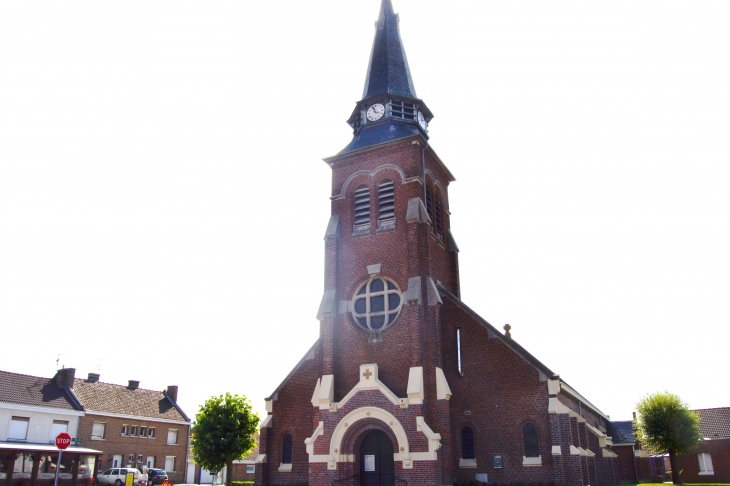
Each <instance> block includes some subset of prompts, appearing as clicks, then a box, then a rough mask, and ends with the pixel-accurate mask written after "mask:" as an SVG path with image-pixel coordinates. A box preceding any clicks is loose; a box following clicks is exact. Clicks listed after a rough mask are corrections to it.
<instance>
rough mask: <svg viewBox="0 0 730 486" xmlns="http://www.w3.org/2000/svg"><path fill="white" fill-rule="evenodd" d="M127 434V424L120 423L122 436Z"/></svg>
mask: <svg viewBox="0 0 730 486" xmlns="http://www.w3.org/2000/svg"><path fill="white" fill-rule="evenodd" d="M128 434H129V424H122V436H124V437H126V436H127V435H128Z"/></svg>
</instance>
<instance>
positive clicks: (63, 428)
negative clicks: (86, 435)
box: [51, 420, 68, 442]
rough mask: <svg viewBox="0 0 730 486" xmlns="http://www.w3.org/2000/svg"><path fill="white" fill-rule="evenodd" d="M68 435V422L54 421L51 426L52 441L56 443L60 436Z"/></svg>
mask: <svg viewBox="0 0 730 486" xmlns="http://www.w3.org/2000/svg"><path fill="white" fill-rule="evenodd" d="M63 433H68V420H54V421H53V424H52V425H51V440H53V441H54V442H55V439H56V437H58V434H63Z"/></svg>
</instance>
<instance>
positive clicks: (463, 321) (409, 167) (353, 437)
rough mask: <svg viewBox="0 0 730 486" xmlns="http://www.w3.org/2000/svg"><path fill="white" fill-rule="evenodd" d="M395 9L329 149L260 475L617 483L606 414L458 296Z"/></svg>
mask: <svg viewBox="0 0 730 486" xmlns="http://www.w3.org/2000/svg"><path fill="white" fill-rule="evenodd" d="M398 23H399V18H398V16H397V15H396V14H395V13H394V11H393V7H392V5H391V1H390V0H382V5H381V10H380V14H379V17H378V20H377V22H376V25H375V39H374V42H373V47H372V54H371V57H370V63H369V66H368V72H367V76H366V82H365V90H364V93H363V99H362V100H361V101H359V102H358V103H357V104H356V107H355V110H354V111H353V113H352V115H351V116H350V119H349V120H348V123H349V124H350V125H351V126H352V128H353V131H354V135H353V139H352V141H351V142H350V143H349V144H348V145H347V146H346V147H345V148H344V149H343V150H342V151H340V152H339V153H338V154H337V155H335V156H333V157H328V158H326V159H325V162H326V163H327V164H328V165H329V166H330V168H331V169H332V192H331V194H330V195H329V196H330V200H331V206H332V215H331V218H330V220H329V223H328V225H327V229H326V231H325V238H324V239H325V269H324V270H325V271H324V277H325V278H324V294H323V297H322V300H321V304H320V307H319V312H318V315H317V318H318V319H319V321H320V337H319V339H318V340H317V341H316V342H315V343H314V345H313V346H312V347H311V349H310V350H309V351H308V352H307V353H306V355H305V356H304V357H303V358H302V360H301V361H300V362H299V363H298V364H297V365H296V367H295V368H294V370H292V371H291V373H290V374H289V376H287V377H286V378H285V379H284V381H283V382H282V383H281V384H280V385H279V386H278V387H277V388H276V389H275V390H274V392H273V393H272V394H271V396H270V397H269V398H268V399H267V400H266V409H267V411H268V415H267V416H266V417H265V419H264V421H263V422H262V424H261V440H260V444H259V455H258V457H257V458H256V462H257V463H256V468H255V474H256V481H257V484H268V485H293V484H297V483H300V482H305V481H306V482H308V484H309V485H310V486H315V485H322V486H324V485H327V486H329V485H331V484H363V485H365V484H368V485H370V484H373V485H380V484H383V485H385V484H395V483H396V482H398V483H400V482H402V481H404V480H405V481H407V482H408V483H409V484H417V485H444V484H453V483H454V482H455V481H463V480H468V479H475V478H476V479H478V480H480V481H483V482H487V481H488V482H490V483H497V482H498V483H503V484H504V483H517V482H519V483H548V484H549V483H557V484H573V485H582V486H585V485H587V484H592V485H609V484H611V485H612V484H617V483H618V480H619V477H618V462H617V460H616V458H617V456H616V454H615V453H613V452H612V451H611V449H610V448H611V445H612V442H611V438H610V437H609V436H608V435H607V433H606V432H607V426H608V417H607V416H606V415H605V414H604V413H603V412H602V411H601V410H600V409H599V408H598V407H596V406H595V405H593V404H591V402H590V401H588V400H587V399H586V398H584V397H583V396H582V395H581V394H580V393H579V392H578V391H576V390H575V389H573V388H572V387H570V386H569V385H568V383H566V382H565V381H564V380H563V379H561V378H560V376H559V375H558V374H556V373H555V372H553V371H552V370H551V369H549V368H548V367H547V366H546V365H545V364H543V363H541V362H540V361H538V360H537V359H536V358H535V357H534V356H533V355H532V354H530V353H529V352H528V351H527V350H526V349H524V348H523V347H522V346H520V345H519V344H518V343H517V342H515V341H514V340H513V339H511V337H510V334H509V327H507V326H505V330H506V332H505V333H504V334H503V333H502V332H501V331H499V330H497V329H496V328H495V327H493V326H492V325H490V324H489V323H488V322H487V321H486V320H485V319H483V318H482V317H480V316H479V315H477V314H476V313H475V312H474V311H473V310H471V309H470V308H469V307H468V306H467V304H466V303H464V302H462V300H461V298H460V284H459V264H458V263H459V262H458V252H459V250H458V247H457V245H456V242H455V240H454V237H453V236H452V234H451V231H450V224H449V223H450V221H449V220H450V212H449V192H448V189H449V184H450V183H451V182H452V181H454V180H455V179H454V176H453V175H452V174H451V172H450V171H449V169H448V168H447V166H446V165H445V163H444V162H443V161H442V160H441V159H440V158H439V156H438V155H437V154H436V152H435V150H434V148H433V146H432V145H430V143H429V135H428V131H427V128H428V123H429V121H430V120H431V118H432V117H433V115H432V113H431V111H430V110H429V109H428V107H427V106H426V104H425V103H424V101H423V100H421V99H420V98H418V97H417V96H416V92H415V88H414V85H413V80H412V78H411V74H410V70H409V67H408V62H407V59H406V55H405V51H404V50H403V46H402V43H401V38H400V33H399V28H398ZM446 75H447V74H446ZM333 482H336V483H333Z"/></svg>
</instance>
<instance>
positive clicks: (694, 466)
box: [677, 439, 730, 483]
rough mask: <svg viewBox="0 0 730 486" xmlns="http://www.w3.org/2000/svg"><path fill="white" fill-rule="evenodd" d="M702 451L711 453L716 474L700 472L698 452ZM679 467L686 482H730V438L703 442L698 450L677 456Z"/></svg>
mask: <svg viewBox="0 0 730 486" xmlns="http://www.w3.org/2000/svg"><path fill="white" fill-rule="evenodd" d="M701 452H706V453H709V454H710V457H711V458H712V467H713V469H714V471H715V473H714V474H712V475H704V474H703V475H700V474H699V472H700V463H699V460H698V459H697V454H699V453H701ZM677 467H679V470H680V471H681V475H682V481H683V482H685V483H730V439H720V440H708V441H705V442H703V443H702V444H701V445H700V446H699V447H698V448H697V450H696V451H694V452H692V453H689V454H685V455H681V456H677Z"/></svg>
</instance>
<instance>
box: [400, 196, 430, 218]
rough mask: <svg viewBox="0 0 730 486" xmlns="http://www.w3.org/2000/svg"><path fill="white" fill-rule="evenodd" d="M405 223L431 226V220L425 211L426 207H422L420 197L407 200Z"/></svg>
mask: <svg viewBox="0 0 730 486" xmlns="http://www.w3.org/2000/svg"><path fill="white" fill-rule="evenodd" d="M406 223H428V224H431V218H429V217H428V211H426V206H424V205H423V201H422V200H421V198H420V197H413V198H411V199H409V200H408V208H407V209H406Z"/></svg>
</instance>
